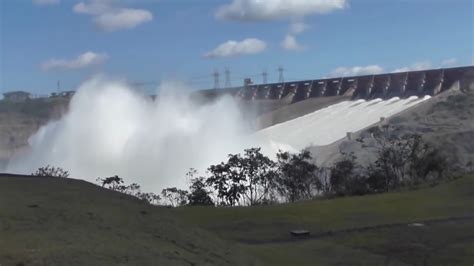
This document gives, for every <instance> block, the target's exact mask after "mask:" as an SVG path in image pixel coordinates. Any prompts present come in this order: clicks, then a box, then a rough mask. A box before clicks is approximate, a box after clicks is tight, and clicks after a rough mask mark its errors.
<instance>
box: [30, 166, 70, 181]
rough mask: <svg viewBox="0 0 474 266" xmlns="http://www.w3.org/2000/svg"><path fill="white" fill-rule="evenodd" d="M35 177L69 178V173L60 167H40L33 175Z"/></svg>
mask: <svg viewBox="0 0 474 266" xmlns="http://www.w3.org/2000/svg"><path fill="white" fill-rule="evenodd" d="M31 175H33V176H47V177H59V178H67V177H69V172H68V171H65V170H64V169H62V168H60V167H54V166H49V165H47V166H45V167H40V168H38V170H36V172H34V173H31Z"/></svg>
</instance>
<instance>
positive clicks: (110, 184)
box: [97, 175, 126, 192]
mask: <svg viewBox="0 0 474 266" xmlns="http://www.w3.org/2000/svg"><path fill="white" fill-rule="evenodd" d="M97 181H98V182H100V183H102V187H105V188H108V189H110V190H114V191H119V192H125V189H126V187H125V186H123V185H122V184H123V179H122V178H120V177H119V176H118V175H115V176H110V177H106V178H100V177H98V178H97Z"/></svg>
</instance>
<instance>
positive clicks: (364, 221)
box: [174, 176, 474, 265]
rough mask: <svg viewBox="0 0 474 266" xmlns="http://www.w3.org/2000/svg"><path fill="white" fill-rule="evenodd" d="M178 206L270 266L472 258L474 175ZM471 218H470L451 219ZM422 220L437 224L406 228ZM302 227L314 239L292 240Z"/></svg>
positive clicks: (444, 261) (441, 261)
mask: <svg viewBox="0 0 474 266" xmlns="http://www.w3.org/2000/svg"><path fill="white" fill-rule="evenodd" d="M174 211H175V213H176V214H177V215H178V216H180V217H181V218H182V219H183V220H186V221H193V223H197V224H199V225H200V226H201V227H202V228H205V229H207V230H209V231H212V232H214V233H216V234H217V235H219V236H220V237H222V238H224V239H227V240H231V241H235V242H237V243H240V244H241V245H242V246H243V247H245V248H246V249H247V250H248V251H249V252H251V253H253V254H254V255H255V256H257V257H259V258H260V259H261V260H262V261H263V262H265V263H267V264H269V265H289V264H298V265H464V264H466V263H468V264H467V265H471V264H472V262H474V248H473V247H474V244H473V243H474V230H473V229H474V219H473V217H472V216H473V215H474V176H469V177H465V178H461V179H457V180H454V181H451V182H449V183H446V184H442V185H439V186H436V187H432V188H425V189H420V190H416V191H408V192H407V191H405V192H395V193H386V194H378V195H369V196H361V197H348V198H339V199H332V200H315V201H308V202H302V203H296V204H285V205H276V206H258V207H251V208H188V207H186V208H179V209H176V210H174ZM466 216H468V217H469V216H471V218H470V219H464V220H452V221H451V220H450V219H451V218H453V217H466ZM439 219H441V220H440V221H436V220H439ZM443 219H444V220H443ZM433 220H434V221H433ZM419 221H432V222H427V224H426V225H425V226H423V227H410V226H408V224H409V223H413V222H419ZM382 225H383V226H382ZM370 227H374V228H370ZM298 228H304V229H308V230H310V231H311V233H312V235H313V238H310V239H308V240H295V239H294V238H293V237H291V236H290V234H289V231H290V230H293V229H298ZM359 229H361V230H359ZM331 232H332V234H331ZM318 235H320V237H317V236H318ZM443 243H445V244H443ZM443 245H444V246H443ZM425 262H429V263H428V264H425ZM469 262H470V263H471V264H469ZM314 263H316V264H314Z"/></svg>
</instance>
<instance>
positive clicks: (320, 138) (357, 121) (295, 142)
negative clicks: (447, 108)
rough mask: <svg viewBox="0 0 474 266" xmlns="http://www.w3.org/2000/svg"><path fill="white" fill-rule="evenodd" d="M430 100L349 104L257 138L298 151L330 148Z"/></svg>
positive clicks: (266, 131) (277, 127)
mask: <svg viewBox="0 0 474 266" xmlns="http://www.w3.org/2000/svg"><path fill="white" fill-rule="evenodd" d="M429 98H430V97H429V96H428V97H423V98H421V99H420V98H418V97H416V96H412V97H409V98H408V99H400V98H398V97H394V98H391V99H389V100H386V101H382V100H381V99H375V100H371V101H365V100H357V101H345V102H341V103H338V104H334V105H331V106H328V107H326V108H323V109H320V110H317V111H315V112H313V113H310V114H307V115H304V116H301V117H298V118H296V119H293V120H290V121H287V122H284V123H281V124H277V125H274V126H271V127H268V128H265V129H263V130H260V131H259V132H257V135H258V136H259V137H261V138H263V139H266V140H269V141H271V142H272V143H281V145H280V146H282V145H283V144H284V145H287V146H291V147H292V148H293V149H294V150H301V149H304V148H306V147H308V146H310V145H314V146H322V145H328V144H331V143H333V142H335V141H337V140H340V139H342V138H344V137H345V136H346V133H347V132H355V131H359V130H361V129H363V128H366V127H368V126H370V125H372V124H374V123H376V122H378V121H380V118H381V117H385V118H386V117H389V116H392V115H394V114H397V113H399V112H401V111H403V110H405V109H407V108H410V107H412V106H414V105H416V104H419V103H421V102H423V101H426V100H427V99H429ZM274 145H275V144H274Z"/></svg>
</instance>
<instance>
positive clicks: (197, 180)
mask: <svg viewBox="0 0 474 266" xmlns="http://www.w3.org/2000/svg"><path fill="white" fill-rule="evenodd" d="M197 175H198V172H197V170H196V169H194V168H191V169H189V172H188V173H186V177H187V178H188V180H190V182H191V184H190V186H189V191H190V192H189V195H188V204H189V205H191V206H197V205H200V206H214V202H213V201H212V199H211V197H210V196H209V194H210V192H209V191H208V190H207V185H206V181H205V178H204V177H198V176H197Z"/></svg>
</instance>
